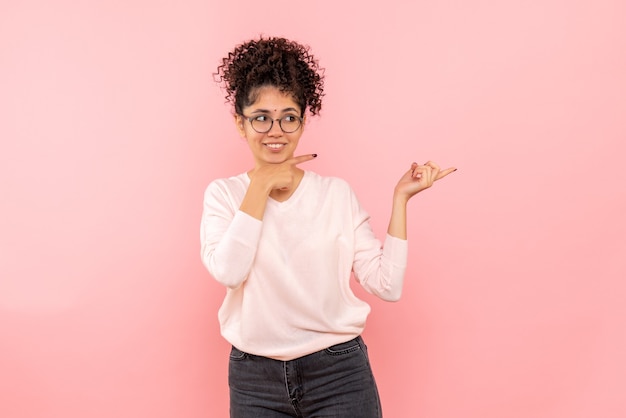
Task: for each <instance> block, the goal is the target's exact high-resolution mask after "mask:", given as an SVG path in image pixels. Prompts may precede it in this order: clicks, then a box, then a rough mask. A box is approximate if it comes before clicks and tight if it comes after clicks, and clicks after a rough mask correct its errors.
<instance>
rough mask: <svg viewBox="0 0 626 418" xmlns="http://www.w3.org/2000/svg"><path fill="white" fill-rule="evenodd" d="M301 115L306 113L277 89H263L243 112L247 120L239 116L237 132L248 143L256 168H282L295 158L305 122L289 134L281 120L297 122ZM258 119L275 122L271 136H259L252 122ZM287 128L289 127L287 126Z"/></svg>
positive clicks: (268, 133) (266, 134)
mask: <svg viewBox="0 0 626 418" xmlns="http://www.w3.org/2000/svg"><path fill="white" fill-rule="evenodd" d="M301 114H302V109H300V106H298V105H297V104H296V102H295V101H294V100H293V98H292V97H291V96H290V95H289V94H285V93H283V92H281V91H280V90H278V89H277V88H276V87H262V88H261V89H260V90H259V92H258V97H257V100H256V101H255V102H254V103H252V104H251V105H250V106H246V107H244V108H243V117H242V116H241V115H236V116H235V123H236V124H237V130H238V131H239V134H240V135H241V137H242V138H245V139H246V141H248V146H249V147H250V150H251V151H252V155H253V157H254V162H255V165H256V167H260V166H263V165H266V164H279V163H282V162H284V161H286V160H288V159H290V158H292V157H293V156H294V152H295V150H296V147H297V146H298V141H299V140H300V136H302V132H303V130H304V121H302V124H301V126H300V127H299V128H298V129H296V130H295V131H294V132H291V133H285V132H283V130H282V129H281V127H280V124H279V123H278V120H277V119H280V118H285V117H287V119H285V120H294V119H293V118H294V117H295V118H299V117H300V115H301ZM258 116H266V119H274V123H273V125H272V128H271V129H270V130H269V131H268V132H266V133H259V132H257V131H255V130H254V129H253V128H252V124H251V123H250V121H249V120H248V118H251V117H258ZM290 116H291V118H290ZM283 124H284V125H283V126H286V125H287V122H283Z"/></svg>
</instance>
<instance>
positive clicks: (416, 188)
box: [394, 161, 456, 201]
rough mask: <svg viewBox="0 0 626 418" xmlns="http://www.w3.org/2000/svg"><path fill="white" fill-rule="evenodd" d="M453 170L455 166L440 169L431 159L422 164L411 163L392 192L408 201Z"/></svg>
mask: <svg viewBox="0 0 626 418" xmlns="http://www.w3.org/2000/svg"><path fill="white" fill-rule="evenodd" d="M455 171H456V168H454V167H450V168H447V169H445V170H441V169H440V168H439V166H438V165H437V164H435V163H434V162H432V161H428V162H427V163H426V164H424V165H419V164H417V163H413V164H411V168H410V169H409V171H407V172H406V173H404V175H403V176H402V178H400V180H399V181H398V184H397V185H396V188H395V190H394V194H395V195H396V196H398V197H403V198H405V199H406V200H407V201H408V200H409V199H410V198H411V197H413V196H415V195H416V194H417V193H419V192H421V191H422V190H425V189H428V188H429V187H430V186H432V185H433V183H434V182H435V181H437V180H440V179H442V178H444V177H445V176H447V175H448V174H450V173H453V172H455Z"/></svg>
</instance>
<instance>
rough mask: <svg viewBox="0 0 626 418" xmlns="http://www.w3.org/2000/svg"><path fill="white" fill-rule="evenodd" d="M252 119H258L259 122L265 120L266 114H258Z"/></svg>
mask: <svg viewBox="0 0 626 418" xmlns="http://www.w3.org/2000/svg"><path fill="white" fill-rule="evenodd" d="M254 120H256V121H259V122H266V121H267V116H264V115H260V116H257V117H255V118H254Z"/></svg>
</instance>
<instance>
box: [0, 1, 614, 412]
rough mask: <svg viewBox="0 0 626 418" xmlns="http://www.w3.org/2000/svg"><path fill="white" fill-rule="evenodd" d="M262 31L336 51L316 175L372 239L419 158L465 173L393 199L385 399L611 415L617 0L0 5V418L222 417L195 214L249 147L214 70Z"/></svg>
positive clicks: (380, 345) (383, 330)
mask: <svg viewBox="0 0 626 418" xmlns="http://www.w3.org/2000/svg"><path fill="white" fill-rule="evenodd" d="M408 3H411V5H408ZM260 33H264V34H267V35H282V36H287V37H291V38H294V39H296V40H299V41H301V42H304V43H308V44H310V45H311V46H312V47H313V50H314V52H315V54H316V55H317V57H318V58H319V59H320V61H321V64H322V65H323V66H324V67H326V69H327V71H326V76H327V82H326V88H327V96H326V102H325V105H324V109H323V112H322V116H321V117H319V118H313V119H311V121H310V124H309V126H308V129H307V132H306V133H305V136H304V137H303V139H302V141H301V146H300V150H301V151H302V153H308V152H316V153H318V154H319V157H318V158H317V160H315V161H312V162H309V163H307V165H306V167H305V168H308V169H312V170H315V171H318V172H319V173H322V174H327V175H336V176H340V177H343V178H345V179H347V180H348V181H349V182H350V183H351V184H352V185H353V187H354V189H355V190H356V191H357V194H358V195H359V197H360V199H361V201H362V204H363V205H364V206H365V207H366V208H367V209H368V211H369V212H370V214H371V215H372V224H373V226H374V229H375V230H376V231H377V232H378V233H379V234H380V235H381V236H382V234H383V233H384V231H385V228H386V223H387V219H388V215H389V208H390V198H391V193H392V188H393V186H394V184H395V182H396V180H397V178H398V177H399V176H400V174H401V173H402V172H403V171H404V170H405V169H406V168H407V167H408V165H409V164H410V163H411V161H413V160H417V161H420V162H424V161H426V160H427V159H433V160H435V161H437V162H439V163H441V164H442V165H444V166H448V165H455V166H457V167H458V168H459V171H458V172H457V173H454V174H453V175H451V176H449V177H448V178H447V179H445V181H442V182H440V183H438V184H437V185H436V187H435V188H433V189H431V190H429V191H427V192H425V193H424V194H421V195H419V196H418V197H417V198H416V199H415V200H413V201H412V202H411V204H410V228H409V239H410V266H409V269H408V275H407V283H406V287H405V292H404V295H403V299H402V300H401V301H400V302H398V303H396V304H389V303H384V302H380V301H378V300H375V299H374V298H373V297H370V296H369V295H365V294H363V292H361V291H360V290H357V291H358V293H359V294H360V295H362V296H363V297H364V298H366V299H367V300H368V301H369V302H370V303H371V304H372V305H373V313H372V315H371V316H370V321H369V324H368V328H367V330H366V340H367V342H368V345H369V346H370V350H371V357H372V363H373V367H374V370H375V373H376V375H377V378H378V383H379V386H380V391H381V396H382V401H383V405H384V409H385V412H386V416H387V417H390V418H394V417H428V418H459V417H463V418H474V417H476V418H492V417H493V418H502V417H507V418H517V417H520V418H521V417H524V418H526V417H532V418H541V417H551V418H552V417H554V418H556V417H558V418H562V417H567V418H578V417H581V418H582V417H585V418H586V417H594V418H595V417H602V418H617V417H623V416H624V413H625V412H624V411H626V401H625V400H624V399H625V398H624V396H623V395H624V391H625V390H626V384H625V379H626V360H625V356H624V353H625V352H626V332H625V329H626V328H625V326H626V323H625V318H626V307H625V306H624V296H625V294H626V285H625V284H624V278H625V277H626V262H625V259H626V257H625V256H626V243H625V242H626V240H625V237H626V221H625V217H624V213H626V188H625V187H624V183H625V181H626V175H625V174H624V170H623V169H622V168H621V166H622V165H623V160H624V158H626V145H625V143H626V141H625V140H626V77H625V76H624V74H626V3H624V2H623V1H618V0H595V1H557V0H542V1H532V2H528V1H521V0H516V1H495V0H491V1H489V0H488V1H481V0H470V1H463V2H433V1H417V2H402V1H398V0H395V1H381V2H363V1H344V2H340V1H318V2H286V1H274V2H270V3H258V2H252V1H239V2H228V1H222V2H207V1H200V0H187V1H177V2H174V1H171V2H167V1H158V2H154V1H147V0H126V1H124V2H104V1H103V2H95V1H92V2H86V1H77V0H59V1H55V2H49V1H45V0H26V1H20V2H17V1H7V0H4V1H3V2H2V3H1V4H0V60H1V61H0V139H1V143H0V179H1V183H0V187H1V192H2V197H1V200H0V210H1V216H0V231H1V234H0V257H1V259H0V416H2V417H3V418H34V417H63V418H79V417H80V418H84V417H90V418H99V417H102V418H105V417H106V418H110V417H122V418H124V417H129V418H130V417H133V418H135V417H151V418H161V417H163V418H165V417H185V418H187V417H188V418H195V417H197V418H200V417H225V416H227V410H228V395H227V382H226V368H227V355H228V350H229V347H228V344H227V343H225V341H223V340H222V339H221V337H220V335H219V330H218V326H217V317H216V315H217V309H218V307H219V305H220V303H221V300H222V297H223V294H224V290H223V288H221V287H220V286H219V285H218V284H217V283H215V282H214V281H213V279H212V278H211V277H210V276H209V275H208V273H207V272H206V271H205V270H204V268H203V267H202V265H201V263H200V257H199V220H200V214H201V209H202V193H203V190H204V188H205V186H206V185H207V184H208V183H209V181H211V180H212V179H213V178H216V177H223V176H227V175H231V174H236V173H239V172H241V171H243V170H245V169H246V168H248V167H249V165H250V164H251V158H250V157H249V155H248V151H247V147H246V145H245V143H244V142H242V141H241V139H240V138H239V137H238V135H237V133H236V131H235V129H234V126H233V124H232V120H231V117H230V108H229V107H228V106H227V105H225V104H224V99H223V94H222V92H221V91H220V90H219V88H218V87H217V86H216V85H215V83H214V82H213V80H212V76H211V73H212V72H213V71H214V70H215V68H216V66H217V65H218V64H219V59H220V58H221V57H222V56H223V55H224V54H225V53H226V52H227V51H228V50H230V48H231V47H232V46H234V45H235V44H236V43H239V42H241V41H243V40H246V39H248V38H250V37H256V36H257V35H258V34H260Z"/></svg>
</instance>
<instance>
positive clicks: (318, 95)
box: [214, 37, 324, 115]
mask: <svg viewBox="0 0 626 418" xmlns="http://www.w3.org/2000/svg"><path fill="white" fill-rule="evenodd" d="M309 51H310V48H309V47H308V46H305V45H301V44H299V43H297V42H294V41H290V40H288V39H285V38H277V37H270V38H263V37H260V38H259V39H258V40H250V41H247V42H245V43H243V44H241V45H238V46H237V47H235V49H233V50H232V51H231V52H230V53H229V54H228V56H227V57H225V58H223V59H222V64H221V65H220V66H219V67H218V68H217V72H216V73H215V74H214V76H215V79H216V81H217V82H218V83H220V84H222V85H223V87H224V89H225V90H226V101H227V102H230V103H232V104H233V105H234V107H235V112H236V113H237V114H242V112H243V108H244V107H246V106H250V105H251V104H253V103H254V102H255V101H256V99H257V97H258V92H259V89H260V88H261V87H265V86H274V87H277V88H278V89H279V90H280V91H282V92H285V93H288V94H290V95H292V96H293V98H294V100H295V101H296V103H298V104H299V105H300V109H302V115H304V112H305V110H306V109H307V108H308V109H309V111H310V112H311V114H313V115H316V114H319V112H320V109H321V108H322V97H323V96H324V69H323V68H320V66H319V64H318V62H317V60H316V59H315V57H313V55H312V54H311V53H310V52H309Z"/></svg>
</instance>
